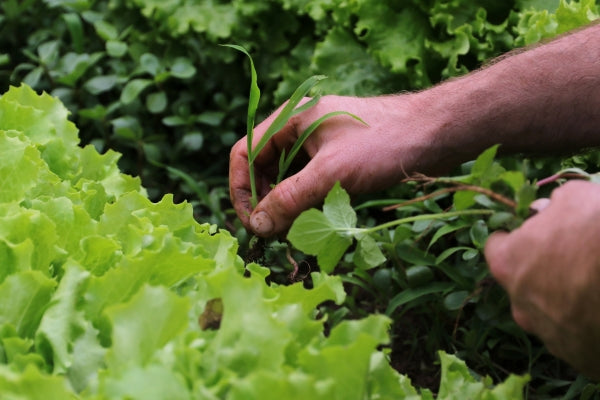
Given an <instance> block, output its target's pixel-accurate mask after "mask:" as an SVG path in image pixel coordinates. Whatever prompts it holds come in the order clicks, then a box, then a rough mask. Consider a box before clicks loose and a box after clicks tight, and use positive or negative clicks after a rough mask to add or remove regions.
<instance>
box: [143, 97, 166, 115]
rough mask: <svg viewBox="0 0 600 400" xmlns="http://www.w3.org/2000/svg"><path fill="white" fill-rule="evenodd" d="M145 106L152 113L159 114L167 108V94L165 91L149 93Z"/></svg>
mask: <svg viewBox="0 0 600 400" xmlns="http://www.w3.org/2000/svg"><path fill="white" fill-rule="evenodd" d="M146 108H147V109H148V111H150V112H151V113H153V114H159V113H161V112H163V111H165V109H166V108H167V95H166V93H165V92H156V93H151V94H149V95H148V97H146Z"/></svg>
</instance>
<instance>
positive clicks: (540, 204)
mask: <svg viewBox="0 0 600 400" xmlns="http://www.w3.org/2000/svg"><path fill="white" fill-rule="evenodd" d="M549 205H550V199H547V198H541V199H537V200H535V201H534V202H533V203H531V205H530V206H529V207H530V208H532V209H534V210H536V211H537V212H540V211H542V210H543V209H544V208H546V207H548V206H549Z"/></svg>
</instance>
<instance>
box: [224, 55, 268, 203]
mask: <svg viewBox="0 0 600 400" xmlns="http://www.w3.org/2000/svg"><path fill="white" fill-rule="evenodd" d="M222 46H225V47H231V48H232V49H235V50H238V51H241V52H242V53H244V54H245V55H246V56H247V57H248V60H250V75H251V79H250V95H249V97H248V116H247V118H246V145H247V148H248V171H249V174H250V191H251V198H250V202H251V204H252V207H255V206H256V204H257V203H258V194H257V192H256V179H255V177H254V159H255V158H256V156H254V157H252V155H253V154H252V142H253V139H254V121H255V119H256V110H257V109H258V102H259V100H260V89H259V88H258V77H257V74H256V68H255V67H254V61H253V60H252V56H251V55H250V53H248V51H246V49H245V48H243V47H242V46H238V45H236V44H223V45H222ZM263 146H264V145H263Z"/></svg>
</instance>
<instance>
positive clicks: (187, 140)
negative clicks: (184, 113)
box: [181, 132, 204, 151]
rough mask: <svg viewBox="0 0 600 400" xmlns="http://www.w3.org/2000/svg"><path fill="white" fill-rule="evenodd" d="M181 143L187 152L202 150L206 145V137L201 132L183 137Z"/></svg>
mask: <svg viewBox="0 0 600 400" xmlns="http://www.w3.org/2000/svg"><path fill="white" fill-rule="evenodd" d="M181 142H182V144H183V145H184V147H185V148H186V149H187V150H190V151H196V150H200V149H201V148H202V145H203V144H204V136H203V135H202V134H201V133H200V132H192V133H188V134H187V135H185V136H184V137H183V139H182V140H181Z"/></svg>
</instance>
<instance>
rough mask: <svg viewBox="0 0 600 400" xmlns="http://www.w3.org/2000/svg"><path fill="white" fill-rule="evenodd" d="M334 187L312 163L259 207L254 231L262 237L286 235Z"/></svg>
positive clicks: (253, 227) (255, 213)
mask: <svg viewBox="0 0 600 400" xmlns="http://www.w3.org/2000/svg"><path fill="white" fill-rule="evenodd" d="M334 183H335V182H330V180H329V179H328V178H327V177H324V176H323V175H322V174H319V173H318V168H317V166H316V163H315V162H312V161H311V162H309V163H308V164H307V165H306V167H305V168H304V169H302V170H301V171H300V172H298V173H297V174H296V175H293V176H291V177H289V178H288V179H285V180H283V181H282V182H280V183H279V184H278V185H277V186H275V187H274V188H273V190H271V191H270V192H269V193H268V194H267V195H266V196H265V197H264V198H263V199H262V200H261V201H260V203H258V205H257V206H256V209H255V210H254V211H253V213H252V215H251V217H250V228H251V229H252V231H254V233H255V234H256V235H258V236H262V237H269V236H273V235H277V234H281V233H284V232H286V231H287V230H288V229H289V227H290V226H291V224H292V222H293V221H294V219H295V218H296V217H297V216H298V215H300V213H301V212H302V211H304V210H306V209H308V208H310V207H313V206H315V205H317V204H319V203H320V202H321V201H322V200H323V199H324V198H325V196H326V195H327V192H328V191H329V190H330V189H331V187H332V186H333V184H334Z"/></svg>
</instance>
